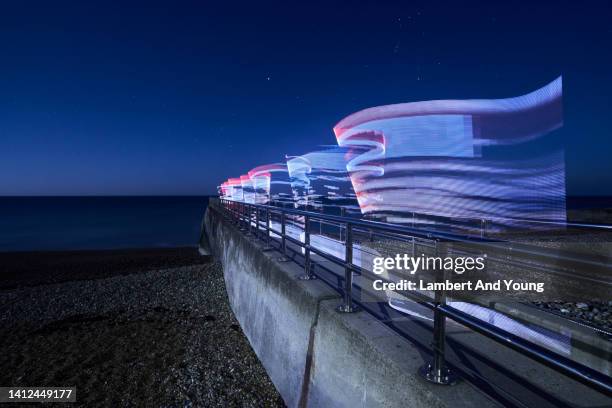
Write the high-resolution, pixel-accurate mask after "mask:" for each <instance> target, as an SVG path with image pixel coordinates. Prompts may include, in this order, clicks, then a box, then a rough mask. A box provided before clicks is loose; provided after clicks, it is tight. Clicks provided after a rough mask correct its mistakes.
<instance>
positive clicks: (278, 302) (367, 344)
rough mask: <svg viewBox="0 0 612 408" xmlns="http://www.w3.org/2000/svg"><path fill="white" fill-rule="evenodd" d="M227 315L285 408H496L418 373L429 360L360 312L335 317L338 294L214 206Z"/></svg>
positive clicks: (212, 236)
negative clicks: (280, 259)
mask: <svg viewBox="0 0 612 408" xmlns="http://www.w3.org/2000/svg"><path fill="white" fill-rule="evenodd" d="M204 224H205V229H206V234H207V235H208V243H207V244H209V245H210V251H211V252H212V253H213V255H214V256H215V257H216V258H218V259H219V260H220V261H221V263H222V264H223V269H224V275H225V283H226V286H227V292H228V296H229V300H230V304H231V306H232V309H233V311H234V313H235V315H236V317H237V319H238V321H239V322H240V325H241V326H242V329H243V331H244V333H245V334H246V336H247V338H248V339H249V342H250V343H251V346H252V347H253V349H254V350H255V352H256V353H257V356H258V357H259V359H260V360H261V361H262V363H263V365H264V367H265V368H266V371H267V372H268V374H269V376H270V378H271V379H272V382H273V383H274V385H275V386H276V388H277V389H278V390H279V392H280V394H281V395H282V397H283V399H284V400H285V403H286V404H287V405H288V406H289V407H306V406H309V407H351V408H355V407H400V406H401V407H453V408H457V407H474V406H477V407H479V408H484V407H489V406H494V405H495V403H494V402H493V401H491V400H490V399H488V398H487V397H486V396H485V395H484V394H482V393H480V392H479V391H477V390H476V389H474V388H473V387H472V386H470V385H469V384H467V383H465V382H462V383H459V384H457V385H455V386H451V387H448V386H437V385H434V384H430V383H427V382H425V381H424V380H422V379H421V378H420V377H419V376H418V375H417V370H418V368H419V367H420V366H421V365H423V363H424V362H425V360H426V359H427V356H423V355H421V354H420V353H419V351H418V350H417V349H416V347H415V346H413V345H412V344H411V343H410V342H408V341H407V340H405V339H404V338H402V337H400V336H398V335H397V334H396V333H395V332H393V331H392V330H391V329H389V328H388V327H387V326H385V325H384V324H383V323H381V322H379V321H377V320H376V319H375V318H374V317H373V316H371V315H370V314H368V313H366V312H359V313H353V314H340V313H337V312H336V311H335V307H336V306H337V305H338V304H339V303H340V296H339V295H338V293H337V292H335V291H334V290H332V289H331V288H330V287H329V286H327V285H325V284H324V283H322V282H320V281H317V280H314V281H300V280H298V279H297V277H298V276H300V275H301V274H302V273H303V270H302V269H301V268H300V267H299V266H298V265H297V264H295V263H292V262H286V263H281V262H278V261H277V258H278V257H279V255H280V254H279V253H278V252H277V251H270V252H263V251H262V244H261V243H260V242H259V241H257V240H255V239H254V238H252V237H248V236H246V235H244V234H243V233H241V232H240V231H239V230H238V228H237V227H236V226H235V225H233V224H232V223H231V222H230V221H229V220H227V219H225V218H224V217H223V216H222V215H221V213H220V212H219V210H218V209H216V207H215V206H214V205H211V206H209V208H208V209H207V212H206V215H205V219H204Z"/></svg>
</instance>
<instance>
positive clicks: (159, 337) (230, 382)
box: [0, 249, 283, 407]
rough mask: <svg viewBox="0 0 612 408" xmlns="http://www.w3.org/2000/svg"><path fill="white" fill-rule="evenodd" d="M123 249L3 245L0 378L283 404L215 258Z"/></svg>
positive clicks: (123, 402) (171, 397)
mask: <svg viewBox="0 0 612 408" xmlns="http://www.w3.org/2000/svg"><path fill="white" fill-rule="evenodd" d="M129 252H130V251H116V252H114V251H104V252H101V253H99V254H98V255H96V253H94V252H90V253H79V254H76V255H74V253H57V254H56V255H55V256H53V254H52V253H41V254H42V255H40V256H41V258H38V259H32V262H28V263H22V262H16V260H19V259H20V260H21V261H24V262H25V261H28V258H27V257H24V256H23V254H11V255H8V256H7V254H0V266H1V267H2V270H1V272H0V274H1V275H2V278H3V279H2V282H3V287H2V289H0V347H1V348H2V353H1V354H0V367H2V370H0V384H2V385H3V386H76V387H77V405H81V406H181V407H184V406H206V407H209V406H237V407H238V406H239V407H243V406H244V407H260V406H283V403H282V400H281V398H280V396H279V394H278V392H277V391H276V389H275V388H274V386H273V385H272V383H271V382H270V380H269V378H268V376H267V374H266V372H265V370H264V369H263V367H262V366H261V364H260V363H259V361H258V360H257V357H256V356H255V354H254V352H253V351H252V349H251V347H250V345H249V344H248V341H247V339H246V338H245V336H244V334H243V333H242V331H241V329H240V326H239V325H238V323H237V321H236V320H235V318H234V316H233V314H232V312H231V309H230V307H229V304H228V301H227V296H226V294H225V286H224V282H223V274H222V271H221V267H220V265H219V264H218V263H215V262H213V261H211V260H209V259H207V258H203V257H199V256H198V255H197V252H195V249H181V250H174V251H173V250H163V251H161V252H159V251H158V250H150V251H147V250H139V251H136V252H135V253H134V255H135V256H134V257H130V255H129ZM29 257H30V258H32V257H33V255H32V254H30V255H29ZM96 257H97V258H96ZM3 259H4V260H3ZM62 259H64V261H63V262H62V261H61V260H62ZM96 259H97V262H96ZM138 259H139V261H138V262H136V261H135V260H138ZM49 260H53V262H51V263H50V267H49V271H48V272H46V271H45V269H44V268H42V266H41V265H43V264H44V263H45V262H47V261H49ZM79 260H80V261H79ZM126 260H127V261H126ZM5 261H6V262H5ZM11 262H13V264H11ZM79 262H80V263H79ZM27 265H30V266H31V267H30V269H28V266H27ZM79 265H80V266H79ZM63 266H65V267H63ZM11 268H12V269H11ZM19 268H21V269H19ZM18 270H20V271H21V273H17V271H18ZM5 277H6V278H7V279H4V278H5ZM22 406H23V405H22Z"/></svg>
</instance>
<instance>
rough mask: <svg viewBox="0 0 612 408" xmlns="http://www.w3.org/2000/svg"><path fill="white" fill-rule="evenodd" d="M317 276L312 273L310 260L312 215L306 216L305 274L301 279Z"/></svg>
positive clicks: (310, 278)
mask: <svg viewBox="0 0 612 408" xmlns="http://www.w3.org/2000/svg"><path fill="white" fill-rule="evenodd" d="M316 278H317V277H316V276H315V275H314V274H313V273H312V262H311V261H310V217H309V216H308V215H306V216H304V275H301V276H299V277H298V279H299V280H313V279H316Z"/></svg>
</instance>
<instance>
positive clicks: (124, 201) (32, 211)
mask: <svg viewBox="0 0 612 408" xmlns="http://www.w3.org/2000/svg"><path fill="white" fill-rule="evenodd" d="M207 205H208V197H206V196H197V197H191V196H190V197H186V196H172V197H160V196H155V197H141V196H139V197H0V252H10V251H61V250H97V249H128V248H171V247H184V246H193V247H195V246H197V244H198V240H199V237H200V225H201V222H202V218H203V216H204V211H205V210H206V206H207Z"/></svg>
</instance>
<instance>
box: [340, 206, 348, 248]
mask: <svg viewBox="0 0 612 408" xmlns="http://www.w3.org/2000/svg"><path fill="white" fill-rule="evenodd" d="M340 216H341V217H345V216H346V208H344V207H340ZM338 228H340V241H342V225H340V226H339V227H338Z"/></svg>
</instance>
